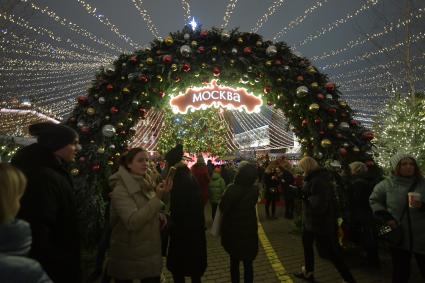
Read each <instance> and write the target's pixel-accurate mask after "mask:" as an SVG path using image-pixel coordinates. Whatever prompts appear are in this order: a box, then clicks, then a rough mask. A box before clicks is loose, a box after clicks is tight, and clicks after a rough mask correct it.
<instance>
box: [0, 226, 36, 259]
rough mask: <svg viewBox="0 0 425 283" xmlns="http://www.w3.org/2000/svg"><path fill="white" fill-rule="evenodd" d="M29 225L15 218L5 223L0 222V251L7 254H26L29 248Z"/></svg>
mask: <svg viewBox="0 0 425 283" xmlns="http://www.w3.org/2000/svg"><path fill="white" fill-rule="evenodd" d="M31 242H32V239H31V229H30V225H29V224H28V223H27V222H25V221H23V220H18V219H15V220H14V221H12V222H10V223H6V224H0V253H5V254H8V255H16V256H21V255H27V254H28V252H29V251H30V248H31Z"/></svg>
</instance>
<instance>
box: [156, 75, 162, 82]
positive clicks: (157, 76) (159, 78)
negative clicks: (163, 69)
mask: <svg viewBox="0 0 425 283" xmlns="http://www.w3.org/2000/svg"><path fill="white" fill-rule="evenodd" d="M156 79H157V80H158V81H159V82H160V83H162V76H161V75H156Z"/></svg>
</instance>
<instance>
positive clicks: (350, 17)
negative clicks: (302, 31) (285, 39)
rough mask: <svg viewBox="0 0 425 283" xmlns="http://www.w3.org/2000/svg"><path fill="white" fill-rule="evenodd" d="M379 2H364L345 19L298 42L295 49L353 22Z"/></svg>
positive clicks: (367, 0) (369, 0)
mask: <svg viewBox="0 0 425 283" xmlns="http://www.w3.org/2000/svg"><path fill="white" fill-rule="evenodd" d="M379 1H380V0H366V3H365V4H363V5H362V6H361V7H360V9H357V10H356V11H355V12H353V13H351V14H347V15H346V16H345V17H343V18H341V19H338V20H336V21H334V22H333V23H330V24H328V26H327V27H323V28H322V29H321V30H319V31H316V32H314V33H312V34H309V35H308V36H307V37H306V38H305V39H304V40H302V41H300V42H299V43H298V44H296V46H295V47H300V46H303V45H305V44H307V43H309V42H311V41H313V40H315V39H317V38H319V37H321V36H323V35H324V34H326V33H328V32H330V31H332V30H334V29H335V28H337V27H339V26H341V25H343V24H346V23H347V22H349V21H350V20H353V18H354V17H356V16H358V15H360V14H361V13H363V12H365V11H367V10H368V9H370V8H372V7H373V6H375V5H377V4H378V3H379Z"/></svg>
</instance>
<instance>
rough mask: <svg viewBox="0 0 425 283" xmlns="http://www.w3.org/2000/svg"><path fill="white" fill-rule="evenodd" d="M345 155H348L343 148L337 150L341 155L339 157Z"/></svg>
mask: <svg viewBox="0 0 425 283" xmlns="http://www.w3.org/2000/svg"><path fill="white" fill-rule="evenodd" d="M347 153H348V151H347V150H346V149H345V148H343V147H341V148H340V149H339V154H341V155H347Z"/></svg>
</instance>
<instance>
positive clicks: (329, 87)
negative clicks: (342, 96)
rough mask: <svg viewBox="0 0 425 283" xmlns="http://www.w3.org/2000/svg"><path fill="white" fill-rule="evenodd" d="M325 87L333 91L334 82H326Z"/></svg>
mask: <svg viewBox="0 0 425 283" xmlns="http://www.w3.org/2000/svg"><path fill="white" fill-rule="evenodd" d="M325 88H326V90H327V91H328V92H330V93H333V92H334V91H335V89H336V86H335V84H334V83H331V82H328V83H326V85H325Z"/></svg>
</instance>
